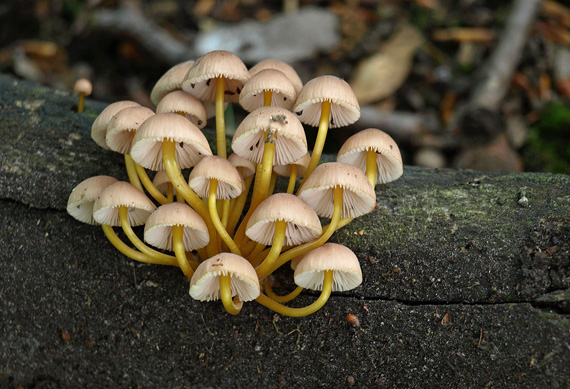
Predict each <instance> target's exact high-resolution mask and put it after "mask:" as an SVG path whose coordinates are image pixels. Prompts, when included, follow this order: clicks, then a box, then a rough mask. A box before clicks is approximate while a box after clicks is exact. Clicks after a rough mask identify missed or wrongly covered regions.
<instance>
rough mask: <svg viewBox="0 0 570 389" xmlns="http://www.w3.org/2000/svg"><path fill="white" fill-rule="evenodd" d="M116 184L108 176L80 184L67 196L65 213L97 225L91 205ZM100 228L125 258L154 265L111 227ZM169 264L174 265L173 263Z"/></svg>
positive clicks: (152, 261) (114, 179)
mask: <svg viewBox="0 0 570 389" xmlns="http://www.w3.org/2000/svg"><path fill="white" fill-rule="evenodd" d="M116 182H118V181H117V179H116V178H114V177H110V176H96V177H91V178H88V179H86V180H84V181H82V182H80V183H79V184H78V185H77V186H76V187H75V188H73V190H72V191H71V194H70V195H69V200H68V201H67V213H69V214H70V215H71V216H73V217H74V218H75V219H77V220H79V221H80V222H82V223H87V224H99V223H98V222H97V221H95V219H94V218H93V205H94V204H95V201H96V200H97V198H98V197H99V195H100V194H101V192H102V191H103V190H104V189H106V188H107V187H108V186H110V185H112V184H114V183H116ZM101 227H102V228H103V232H104V233H105V236H106V237H107V239H109V241H110V242H111V244H112V245H113V246H115V248H116V249H117V250H119V251H120V252H121V253H123V254H124V255H126V256H127V257H129V258H131V259H134V260H136V261H140V262H144V263H156V262H155V261H154V260H153V259H152V258H149V257H148V256H147V255H145V254H143V253H141V252H140V251H137V250H134V249H132V248H131V247H129V246H127V245H126V244H125V243H124V242H123V241H122V240H121V239H119V237H118V236H117V234H115V231H114V230H113V227H111V226H109V225H105V224H103V225H101ZM169 264H171V265H175V264H173V263H169Z"/></svg>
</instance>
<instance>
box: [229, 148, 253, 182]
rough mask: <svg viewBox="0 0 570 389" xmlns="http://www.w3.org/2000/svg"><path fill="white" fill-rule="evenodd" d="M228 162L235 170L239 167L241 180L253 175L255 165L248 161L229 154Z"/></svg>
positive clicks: (234, 154)
mask: <svg viewBox="0 0 570 389" xmlns="http://www.w3.org/2000/svg"><path fill="white" fill-rule="evenodd" d="M228 161H230V163H231V164H232V165H234V167H235V168H236V169H238V168H240V167H241V176H242V177H243V178H247V177H251V176H253V175H254V174H255V171H256V166H255V164H254V163H253V162H251V161H250V160H248V159H245V158H242V157H240V156H239V155H237V154H236V153H232V154H230V156H229V157H228Z"/></svg>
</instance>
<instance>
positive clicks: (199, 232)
mask: <svg viewBox="0 0 570 389" xmlns="http://www.w3.org/2000/svg"><path fill="white" fill-rule="evenodd" d="M173 226H183V227H184V234H183V242H184V250H185V251H192V250H196V249H199V248H202V247H204V246H206V245H207V244H208V242H209V241H210V237H209V235H208V228H207V227H206V223H205V222H204V220H203V219H202V218H201V217H200V215H198V213H197V212H196V211H194V210H193V209H192V208H191V207H190V206H189V205H188V204H185V203H178V202H175V203H170V204H164V205H161V206H160V207H158V208H157V209H156V210H155V211H154V212H153V213H152V214H151V215H150V216H149V218H148V219H147V221H146V224H145V226H144V240H145V241H146V242H147V243H148V244H151V245H153V246H155V247H158V248H160V249H163V250H170V251H172V250H173V244H172V227H173Z"/></svg>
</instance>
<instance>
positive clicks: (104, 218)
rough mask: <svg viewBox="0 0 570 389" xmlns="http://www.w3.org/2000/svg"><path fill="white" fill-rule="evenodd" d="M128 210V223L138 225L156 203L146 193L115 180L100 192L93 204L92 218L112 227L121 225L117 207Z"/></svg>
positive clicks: (142, 222)
mask: <svg viewBox="0 0 570 389" xmlns="http://www.w3.org/2000/svg"><path fill="white" fill-rule="evenodd" d="M121 206H124V207H127V208H128V210H129V215H128V219H129V224H130V225H131V226H133V227H134V226H140V225H143V224H144V223H145V222H146V219H148V217H149V216H150V214H151V213H152V212H153V211H154V210H155V209H156V205H154V203H153V202H152V201H151V200H150V199H149V198H148V197H146V195H145V194H144V193H143V192H141V191H140V190H138V189H137V188H135V187H134V186H132V185H131V184H130V183H128V182H124V181H119V182H116V183H114V184H112V185H110V186H108V187H107V188H105V190H103V191H102V192H101V194H100V195H99V198H98V199H97V201H95V205H93V218H94V219H95V221H96V222H97V223H99V224H107V225H110V226H114V227H119V226H120V225H121V220H120V219H119V207H121Z"/></svg>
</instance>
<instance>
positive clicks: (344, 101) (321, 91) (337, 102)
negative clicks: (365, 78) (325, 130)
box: [293, 76, 360, 128]
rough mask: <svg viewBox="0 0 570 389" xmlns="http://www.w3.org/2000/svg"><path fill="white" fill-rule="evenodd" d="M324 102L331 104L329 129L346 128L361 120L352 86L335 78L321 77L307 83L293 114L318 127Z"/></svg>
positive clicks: (298, 97) (298, 98)
mask: <svg viewBox="0 0 570 389" xmlns="http://www.w3.org/2000/svg"><path fill="white" fill-rule="evenodd" d="M323 101H330V102H331V114H330V117H329V128H339V127H345V126H348V125H350V124H352V123H354V122H356V121H357V120H358V119H359V118H360V106H359V105H358V100H357V99H356V96H355V95H354V92H353V91H352V89H351V88H350V85H348V83H347V82H346V81H344V80H343V79H340V78H338V77H335V76H320V77H317V78H313V79H312V80H311V81H309V82H307V83H306V84H305V86H304V87H303V89H301V92H299V96H297V101H295V106H294V107H293V112H295V113H296V114H297V116H298V117H299V119H300V120H301V122H303V123H305V124H308V125H310V126H314V127H317V126H318V125H319V122H320V120H321V105H322V104H321V103H322V102H323Z"/></svg>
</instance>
